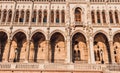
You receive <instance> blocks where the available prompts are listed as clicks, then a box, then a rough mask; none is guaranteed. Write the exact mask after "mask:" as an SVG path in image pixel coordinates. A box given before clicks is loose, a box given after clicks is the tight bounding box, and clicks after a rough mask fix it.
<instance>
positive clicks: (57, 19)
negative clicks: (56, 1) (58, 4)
mask: <svg viewBox="0 0 120 73" xmlns="http://www.w3.org/2000/svg"><path fill="white" fill-rule="evenodd" d="M59 22H60V19H59V10H57V11H56V23H59Z"/></svg>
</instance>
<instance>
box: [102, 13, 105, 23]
mask: <svg viewBox="0 0 120 73" xmlns="http://www.w3.org/2000/svg"><path fill="white" fill-rule="evenodd" d="M102 18H103V23H106V16H105V12H104V11H102Z"/></svg>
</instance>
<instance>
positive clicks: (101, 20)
mask: <svg viewBox="0 0 120 73" xmlns="http://www.w3.org/2000/svg"><path fill="white" fill-rule="evenodd" d="M100 22H101V25H103V18H102V11H100Z"/></svg>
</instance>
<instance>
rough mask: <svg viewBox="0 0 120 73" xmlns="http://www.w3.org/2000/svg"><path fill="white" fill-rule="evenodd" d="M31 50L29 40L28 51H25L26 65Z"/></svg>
mask: <svg viewBox="0 0 120 73" xmlns="http://www.w3.org/2000/svg"><path fill="white" fill-rule="evenodd" d="M29 50H30V39H27V47H26V51H25V61H24V63H28V59H29Z"/></svg>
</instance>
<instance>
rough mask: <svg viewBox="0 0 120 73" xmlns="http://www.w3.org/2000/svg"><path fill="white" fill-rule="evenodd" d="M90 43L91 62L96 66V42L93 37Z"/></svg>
mask: <svg viewBox="0 0 120 73" xmlns="http://www.w3.org/2000/svg"><path fill="white" fill-rule="evenodd" d="M89 42H90V43H89V44H90V46H89V47H90V48H89V49H90V61H91V63H92V64H94V63H95V56H94V47H93V42H94V41H93V37H90V38H89Z"/></svg>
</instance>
